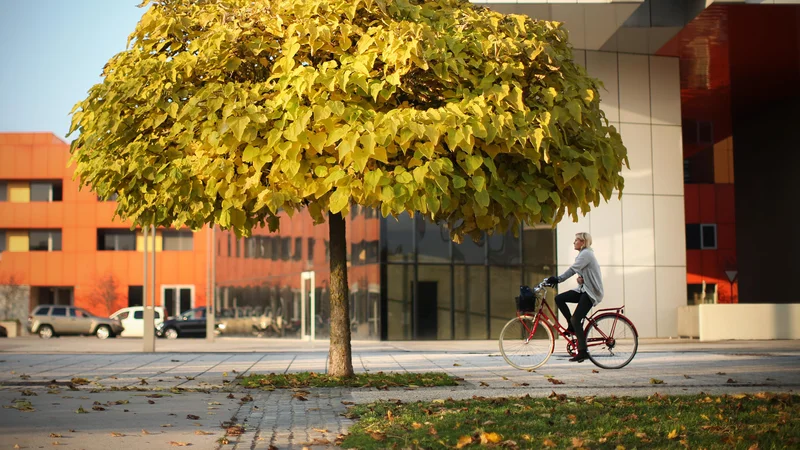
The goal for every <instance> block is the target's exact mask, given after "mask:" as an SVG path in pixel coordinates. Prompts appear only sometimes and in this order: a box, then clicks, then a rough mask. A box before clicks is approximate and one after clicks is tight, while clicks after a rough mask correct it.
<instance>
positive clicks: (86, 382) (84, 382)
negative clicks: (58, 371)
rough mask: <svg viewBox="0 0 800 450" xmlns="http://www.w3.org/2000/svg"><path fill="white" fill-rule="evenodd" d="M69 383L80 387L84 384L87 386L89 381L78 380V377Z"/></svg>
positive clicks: (84, 379)
mask: <svg viewBox="0 0 800 450" xmlns="http://www.w3.org/2000/svg"><path fill="white" fill-rule="evenodd" d="M69 382H70V383H72V384H74V385H75V386H82V385H84V384H89V380H87V379H86V378H78V377H75V378H72V379H71V380H69Z"/></svg>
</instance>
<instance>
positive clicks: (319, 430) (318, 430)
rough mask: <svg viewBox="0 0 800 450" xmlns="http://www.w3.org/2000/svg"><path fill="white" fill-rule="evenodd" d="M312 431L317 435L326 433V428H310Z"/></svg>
mask: <svg viewBox="0 0 800 450" xmlns="http://www.w3.org/2000/svg"><path fill="white" fill-rule="evenodd" d="M312 430H314V431H316V432H317V433H328V432H329V431H328V429H327V428H312Z"/></svg>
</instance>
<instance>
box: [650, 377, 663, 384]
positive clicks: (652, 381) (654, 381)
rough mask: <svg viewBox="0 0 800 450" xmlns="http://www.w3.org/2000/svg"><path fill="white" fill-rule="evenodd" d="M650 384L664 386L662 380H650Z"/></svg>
mask: <svg viewBox="0 0 800 450" xmlns="http://www.w3.org/2000/svg"><path fill="white" fill-rule="evenodd" d="M650 384H664V380H659V379H658V378H650Z"/></svg>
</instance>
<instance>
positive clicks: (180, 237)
mask: <svg viewBox="0 0 800 450" xmlns="http://www.w3.org/2000/svg"><path fill="white" fill-rule="evenodd" d="M167 240H169V241H170V242H172V241H173V240H177V242H178V248H170V249H168V248H167ZM186 242H188V243H189V244H188V246H189V247H190V248H186V245H184V244H185V243H186ZM161 249H162V251H166V252H191V251H194V233H192V232H191V231H188V230H163V231H162V232H161Z"/></svg>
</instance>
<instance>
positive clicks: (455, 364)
mask: <svg viewBox="0 0 800 450" xmlns="http://www.w3.org/2000/svg"><path fill="white" fill-rule="evenodd" d="M453 367H461V364H459V363H453Z"/></svg>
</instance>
